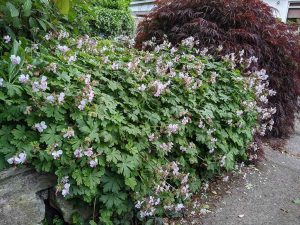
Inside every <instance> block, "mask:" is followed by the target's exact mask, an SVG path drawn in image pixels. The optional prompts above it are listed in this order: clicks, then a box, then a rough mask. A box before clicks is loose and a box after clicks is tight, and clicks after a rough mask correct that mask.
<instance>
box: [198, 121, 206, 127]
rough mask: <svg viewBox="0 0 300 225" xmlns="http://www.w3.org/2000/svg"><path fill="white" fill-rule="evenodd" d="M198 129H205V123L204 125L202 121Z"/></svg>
mask: <svg viewBox="0 0 300 225" xmlns="http://www.w3.org/2000/svg"><path fill="white" fill-rule="evenodd" d="M198 127H199V128H204V127H205V125H204V123H203V121H202V120H200V122H199V124H198Z"/></svg>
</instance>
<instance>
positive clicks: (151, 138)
mask: <svg viewBox="0 0 300 225" xmlns="http://www.w3.org/2000/svg"><path fill="white" fill-rule="evenodd" d="M154 139H155V135H154V134H150V135H148V140H149V141H150V142H152V141H154Z"/></svg>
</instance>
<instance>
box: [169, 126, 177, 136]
mask: <svg viewBox="0 0 300 225" xmlns="http://www.w3.org/2000/svg"><path fill="white" fill-rule="evenodd" d="M177 131H178V124H169V126H168V133H169V134H174V133H176V132H177Z"/></svg>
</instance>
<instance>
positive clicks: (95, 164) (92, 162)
mask: <svg viewBox="0 0 300 225" xmlns="http://www.w3.org/2000/svg"><path fill="white" fill-rule="evenodd" d="M89 164H90V167H92V168H94V167H96V166H97V164H98V163H97V159H93V160H91V161H90V162H89Z"/></svg>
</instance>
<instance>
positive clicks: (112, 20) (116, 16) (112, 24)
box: [94, 8, 134, 37]
mask: <svg viewBox="0 0 300 225" xmlns="http://www.w3.org/2000/svg"><path fill="white" fill-rule="evenodd" d="M94 22H95V24H94V26H95V27H96V29H97V31H98V32H100V33H102V34H104V36H106V37H107V36H108V37H111V36H112V37H115V36H119V35H132V33H133V30H134V20H133V18H132V16H131V13H130V12H129V11H123V10H114V9H105V8H96V20H95V21H94Z"/></svg>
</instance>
